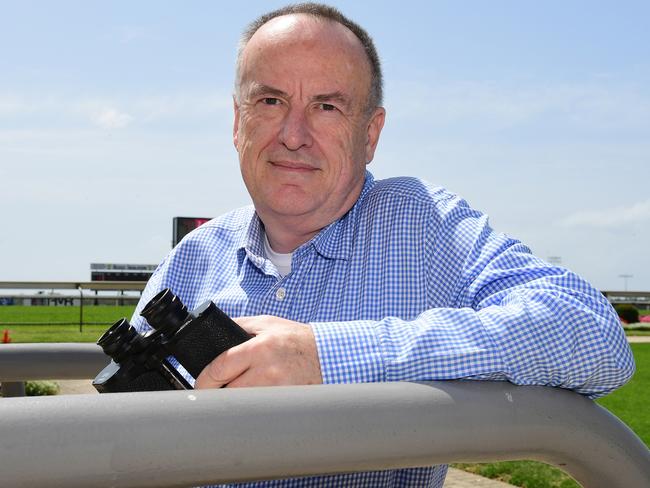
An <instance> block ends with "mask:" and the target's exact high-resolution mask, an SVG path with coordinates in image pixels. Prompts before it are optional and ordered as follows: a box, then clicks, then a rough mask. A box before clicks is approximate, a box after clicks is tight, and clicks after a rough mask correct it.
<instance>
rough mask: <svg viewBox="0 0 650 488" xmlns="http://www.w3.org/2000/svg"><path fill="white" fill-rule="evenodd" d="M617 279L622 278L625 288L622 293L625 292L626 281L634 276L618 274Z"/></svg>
mask: <svg viewBox="0 0 650 488" xmlns="http://www.w3.org/2000/svg"><path fill="white" fill-rule="evenodd" d="M618 277H619V278H623V283H624V285H623V286H624V287H625V290H624V291H627V280H628V279H629V278H634V275H631V274H620V275H618Z"/></svg>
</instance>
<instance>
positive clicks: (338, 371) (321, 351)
mask: <svg viewBox="0 0 650 488" xmlns="http://www.w3.org/2000/svg"><path fill="white" fill-rule="evenodd" d="M310 325H311V328H312V330H313V331H314V337H315V338H316V347H317V348H318V358H319V361H320V369H321V374H322V376H323V383H325V384H333V383H369V382H379V381H385V380H386V373H385V368H384V360H383V358H382V354H381V348H380V345H379V340H378V338H377V336H376V333H375V330H374V325H375V322H372V321H355V322H312V323H311V324H310Z"/></svg>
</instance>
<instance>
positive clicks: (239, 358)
mask: <svg viewBox="0 0 650 488" xmlns="http://www.w3.org/2000/svg"><path fill="white" fill-rule="evenodd" d="M245 345H246V343H243V344H240V345H239V346H235V347H232V348H230V349H228V350H227V351H225V352H223V353H221V354H220V355H219V356H217V357H216V358H215V359H214V360H212V361H211V362H210V364H208V365H207V366H206V367H205V368H203V371H201V373H200V374H199V376H198V377H197V378H196V382H195V384H194V388H195V389H203V388H221V387H222V386H223V385H226V384H228V383H230V382H231V381H233V380H234V379H235V378H237V377H238V376H240V375H242V374H243V373H244V372H245V371H246V370H247V369H248V368H249V367H250V361H249V358H250V354H246V351H245V350H242V349H246V348H245V347H243V346H245Z"/></svg>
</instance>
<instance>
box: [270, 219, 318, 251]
mask: <svg viewBox="0 0 650 488" xmlns="http://www.w3.org/2000/svg"><path fill="white" fill-rule="evenodd" d="M262 222H264V230H265V232H266V237H267V238H268V240H269V244H270V245H271V249H273V250H274V251H275V252H277V253H282V254H286V253H290V252H293V251H295V250H296V249H298V248H299V247H300V246H302V245H303V244H304V243H305V242H308V241H309V240H310V239H311V238H312V237H314V236H315V235H316V234H318V232H319V231H320V229H316V230H312V231H302V232H301V231H298V229H297V228H296V227H291V226H286V225H278V224H279V223H277V222H273V219H268V218H267V219H262Z"/></svg>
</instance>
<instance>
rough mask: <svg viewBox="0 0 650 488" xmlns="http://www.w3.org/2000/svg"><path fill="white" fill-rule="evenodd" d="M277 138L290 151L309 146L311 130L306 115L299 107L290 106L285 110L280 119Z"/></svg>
mask: <svg viewBox="0 0 650 488" xmlns="http://www.w3.org/2000/svg"><path fill="white" fill-rule="evenodd" d="M279 138H280V142H281V143H282V144H283V145H284V146H285V147H286V148H287V149H289V150H290V151H296V150H298V149H300V148H301V147H309V146H311V144H312V135H311V130H310V128H309V124H308V120H307V117H306V116H305V113H304V112H303V111H302V110H301V109H299V108H297V107H292V108H291V109H290V110H289V111H288V112H287V114H286V116H285V118H284V120H283V121H282V128H281V129H280V134H279Z"/></svg>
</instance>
